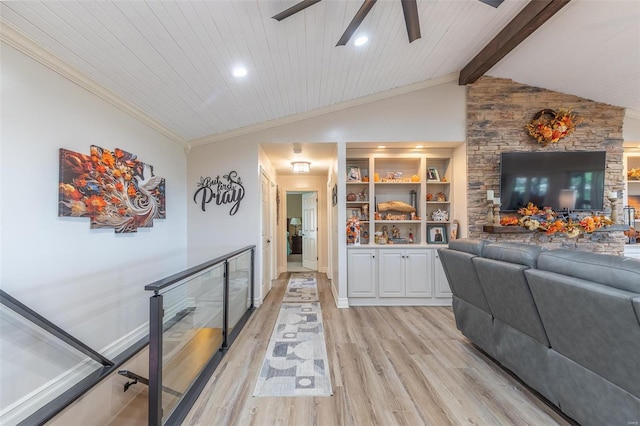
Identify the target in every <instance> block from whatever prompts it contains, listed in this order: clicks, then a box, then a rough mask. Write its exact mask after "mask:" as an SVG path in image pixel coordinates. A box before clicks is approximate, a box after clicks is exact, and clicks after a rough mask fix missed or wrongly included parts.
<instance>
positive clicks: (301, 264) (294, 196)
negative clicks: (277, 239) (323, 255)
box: [286, 191, 318, 272]
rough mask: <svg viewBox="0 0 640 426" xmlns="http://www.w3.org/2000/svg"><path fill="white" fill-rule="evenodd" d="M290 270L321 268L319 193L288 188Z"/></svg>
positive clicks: (315, 269)
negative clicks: (319, 265) (319, 262)
mask: <svg viewBox="0 0 640 426" xmlns="http://www.w3.org/2000/svg"><path fill="white" fill-rule="evenodd" d="M286 212H287V215H286V219H287V221H286V222H287V226H286V241H287V272H303V271H317V270H318V238H317V235H318V193H317V192H316V191H287V204H286Z"/></svg>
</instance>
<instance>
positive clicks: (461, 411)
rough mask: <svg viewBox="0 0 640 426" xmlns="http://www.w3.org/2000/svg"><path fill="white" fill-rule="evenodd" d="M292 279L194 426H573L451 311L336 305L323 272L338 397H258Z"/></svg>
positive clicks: (213, 383) (231, 356) (257, 319)
mask: <svg viewBox="0 0 640 426" xmlns="http://www.w3.org/2000/svg"><path fill="white" fill-rule="evenodd" d="M287 281H288V274H282V276H281V277H280V278H279V279H278V280H275V281H274V282H273V288H272V290H271V292H270V294H269V295H268V296H267V298H266V299H265V301H264V303H263V305H262V306H261V307H260V308H259V309H257V310H256V312H255V313H254V314H253V315H252V317H251V318H250V319H249V321H248V322H247V324H246V326H245V328H244V329H243V330H242V331H241V333H240V335H239V337H238V339H237V340H236V341H235V342H234V344H233V345H232V347H231V349H230V350H229V352H228V353H227V355H226V356H225V357H224V358H223V360H222V362H221V364H220V366H219V367H218V369H217V370H216V372H215V373H214V375H213V376H212V378H211V379H210V381H209V383H208V384H207V386H206V388H205V390H204V391H203V393H202V394H201V395H200V397H199V398H198V401H197V402H196V404H195V406H194V407H193V409H192V410H191V412H190V413H189V415H188V416H187V418H186V419H185V422H184V423H183V424H185V425H203V426H204V425H207V426H209V425H242V426H244V425H255V426H263V425H265V426H266V425H283V426H305V425H320V426H325V425H327V426H333V425H349V426H360V425H383V426H392V425H411V426H414V425H416V426H418V425H438V426H440V425H447V424H470V425H474V424H475V425H497V424H522V425H524V424H528V425H545V426H547V425H563V426H564V425H568V424H569V423H567V422H566V421H565V420H564V419H563V418H562V416H560V415H558V414H557V413H556V412H555V411H554V410H552V409H551V408H549V407H548V406H547V405H546V404H545V403H544V402H543V401H541V400H540V399H539V398H538V397H537V396H536V395H535V394H534V393H533V392H531V391H530V390H529V389H528V388H526V387H525V386H523V385H522V384H521V383H519V382H518V381H517V380H516V379H514V378H513V377H512V376H511V375H510V374H508V373H507V372H505V371H504V370H502V369H501V368H499V367H498V366H496V365H495V364H494V363H493V362H492V361H491V360H490V359H489V358H488V357H487V356H486V355H485V354H483V353H482V352H480V351H479V350H478V349H477V348H475V347H474V346H473V345H472V344H471V343H469V341H468V340H466V339H465V338H464V336H462V335H461V334H460V332H459V331H458V330H457V329H456V327H455V322H454V318H453V313H452V311H451V308H446V307H397V308H396V307H357V308H349V309H337V308H336V307H335V304H334V302H333V299H332V295H331V291H330V288H329V281H328V280H327V278H326V276H325V275H324V274H318V290H319V296H320V302H321V306H322V313H323V323H324V329H325V338H326V343H327V355H328V362H329V369H330V374H331V381H332V386H333V392H334V394H333V396H330V397H289V398H262V397H254V396H253V390H254V388H255V385H256V381H257V377H258V372H259V370H260V367H261V365H262V360H263V357H264V354H265V351H266V348H267V345H268V342H269V338H270V337H271V333H272V331H273V327H274V324H275V321H276V318H277V315H278V311H279V308H280V303H281V301H282V296H283V294H284V290H285V288H286V284H287Z"/></svg>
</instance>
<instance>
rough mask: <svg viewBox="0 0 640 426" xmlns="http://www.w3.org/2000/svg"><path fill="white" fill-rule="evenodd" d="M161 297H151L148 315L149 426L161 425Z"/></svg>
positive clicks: (162, 313)
mask: <svg viewBox="0 0 640 426" xmlns="http://www.w3.org/2000/svg"><path fill="white" fill-rule="evenodd" d="M163 316H164V309H163V296H162V295H161V294H158V293H157V292H156V293H155V294H154V295H153V296H151V300H150V314H149V426H160V425H162V335H163V333H162V331H163V327H162V317H163Z"/></svg>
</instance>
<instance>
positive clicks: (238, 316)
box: [0, 246, 255, 425]
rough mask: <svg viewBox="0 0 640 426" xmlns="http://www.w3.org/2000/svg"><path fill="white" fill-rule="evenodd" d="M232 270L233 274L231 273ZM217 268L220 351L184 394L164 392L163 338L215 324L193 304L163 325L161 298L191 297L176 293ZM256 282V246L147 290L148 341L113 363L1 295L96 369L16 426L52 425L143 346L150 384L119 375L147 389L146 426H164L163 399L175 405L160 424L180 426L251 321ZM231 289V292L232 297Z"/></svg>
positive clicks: (131, 375) (132, 375) (0, 295)
mask: <svg viewBox="0 0 640 426" xmlns="http://www.w3.org/2000/svg"><path fill="white" fill-rule="evenodd" d="M239 260H242V262H243V266H239V265H238V263H239ZM232 265H233V268H232V267H231V266H232ZM220 268H222V272H221V274H220V277H219V278H221V279H220V280H219V279H217V278H218V277H215V278H216V279H214V280H209V281H210V282H214V283H216V284H217V283H218V282H219V284H221V291H220V293H221V296H222V297H221V300H220V301H219V302H220V303H221V317H220V318H221V320H219V321H220V322H221V336H222V337H221V339H220V344H219V348H218V349H217V350H216V351H215V353H212V354H211V357H209V359H208V360H207V361H206V363H205V364H204V365H203V366H202V368H200V369H199V371H198V372H197V374H196V375H195V376H194V377H193V380H191V381H190V382H189V383H188V384H186V385H185V384H182V387H183V388H184V391H182V390H177V389H174V388H173V387H171V386H163V368H162V367H163V355H164V356H166V355H167V354H166V353H163V345H162V343H163V337H164V336H163V334H164V333H170V332H171V331H172V330H174V328H180V327H181V326H182V327H183V326H184V324H185V323H186V322H188V321H190V320H192V319H193V318H195V320H193V321H194V324H195V323H202V324H203V328H204V329H213V328H212V327H211V324H208V323H207V321H209V322H210V323H211V322H212V321H214V322H215V321H218V319H217V318H216V317H215V316H214V318H206V314H207V312H209V313H211V310H209V311H207V309H205V308H204V305H202V304H201V306H198V302H197V301H196V302H195V303H194V306H187V307H184V306H182V309H179V310H174V312H173V315H170V316H167V320H164V318H165V315H164V314H165V308H167V306H166V304H165V303H163V302H164V300H163V299H164V295H171V293H177V294H178V296H185V295H187V296H188V295H189V294H188V293H187V292H184V291H183V292H182V294H180V289H184V288H185V287H188V286H189V283H190V282H193V279H194V278H198V277H200V278H201V277H203V275H205V274H211V271H217V270H219V269H220ZM254 281H255V246H247V247H244V248H242V249H239V250H235V251H232V252H229V253H227V254H225V255H223V256H220V257H217V258H215V259H213V260H210V261H208V262H204V263H202V264H200V265H197V266H194V267H192V268H189V269H186V270H185V271H183V272H180V273H177V274H174V275H171V276H170V277H167V278H164V279H162V280H159V281H156V282H154V283H152V284H149V285H147V286H145V290H150V291H153V292H154V295H153V296H152V297H151V298H150V302H151V304H150V312H151V315H150V326H149V335H148V336H147V337H144V338H142V339H140V340H138V341H137V342H135V343H134V344H133V345H131V346H130V347H129V348H127V349H126V350H124V351H122V352H121V353H120V354H118V355H117V356H115V357H113V359H109V358H107V357H105V356H104V355H103V354H101V353H100V352H98V351H96V350H94V349H93V348H91V347H90V346H88V345H87V344H85V343H84V342H82V341H81V340H80V339H78V338H76V337H74V336H72V335H71V334H69V333H68V332H66V331H65V330H63V329H62V328H61V327H59V326H58V325H56V324H54V323H53V322H51V321H49V320H48V319H47V318H45V317H43V316H42V315H40V314H38V313H37V312H35V311H33V310H32V309H31V308H29V307H28V306H26V305H25V304H23V303H22V302H20V301H19V300H17V299H15V298H14V297H12V296H11V295H9V294H8V293H6V292H5V291H3V290H0V304H1V305H3V306H6V307H7V308H9V309H10V310H11V311H13V312H15V313H17V314H19V315H20V316H21V317H23V318H24V319H26V320H27V321H28V322H30V323H33V324H35V325H37V326H38V327H40V328H41V329H42V330H44V331H45V332H46V333H45V335H47V336H49V335H50V336H53V337H55V338H56V339H59V340H60V341H62V342H64V343H65V344H67V345H68V346H69V347H71V348H73V349H75V350H76V351H78V352H79V353H81V354H83V355H84V356H86V357H88V358H89V359H91V360H93V361H95V362H97V363H98V364H95V365H96V366H97V368H95V370H94V371H92V372H90V373H87V374H86V375H85V376H83V377H82V378H81V379H79V380H78V381H77V382H76V383H74V384H73V385H72V386H71V387H70V388H68V389H67V390H65V391H63V392H62V393H60V394H59V395H58V396H56V397H55V398H53V399H51V400H50V401H49V402H47V403H45V404H44V405H43V406H41V407H39V408H37V409H36V410H35V411H34V412H33V413H32V414H30V415H28V416H27V417H26V418H24V419H23V420H20V421H19V423H18V424H19V425H42V424H45V423H46V422H48V421H50V420H52V419H53V418H54V417H55V416H56V415H57V414H59V413H60V412H62V411H63V410H64V409H65V408H67V407H68V406H70V405H71V404H72V403H73V402H75V401H76V400H78V399H79V398H80V397H81V396H83V395H84V394H85V393H87V392H88V391H89V390H91V389H92V388H93V387H94V386H95V385H97V384H98V383H100V382H101V381H102V380H103V379H105V378H106V377H108V376H110V375H111V374H113V373H115V372H118V369H119V368H120V367H122V366H123V365H124V364H125V363H126V362H127V361H128V360H130V359H131V358H132V357H133V356H134V355H136V354H137V353H138V352H140V351H141V350H142V349H143V348H144V347H146V346H147V344H148V345H149V380H148V381H147V379H145V378H144V377H142V376H139V375H137V374H135V373H132V372H129V371H127V370H121V371H120V374H122V375H124V376H126V377H129V378H131V379H134V382H138V383H143V384H147V383H148V385H149V424H150V425H160V424H162V423H163V407H162V395H163V393H164V394H166V395H169V396H170V398H173V399H174V400H175V403H172V404H170V408H171V409H170V410H167V412H170V415H169V416H168V417H167V418H166V419H164V423H165V424H178V423H180V421H181V419H183V418H184V417H185V416H186V415H187V413H188V411H189V409H190V407H191V406H193V403H194V402H195V400H196V398H197V397H198V395H199V394H200V392H201V390H202V388H203V387H204V385H205V384H206V382H207V380H208V379H209V377H210V376H211V375H212V374H213V371H214V369H215V367H216V366H217V365H218V364H219V362H220V360H221V359H222V357H223V356H224V353H225V352H226V350H227V348H228V347H229V345H230V344H231V343H232V342H233V340H234V339H235V338H236V337H237V335H238V333H239V331H240V330H241V329H242V326H244V324H245V323H246V321H247V320H248V319H249V317H250V315H251V312H252V311H253V310H254V305H253V300H254ZM199 284H200V285H199V288H200V289H201V290H205V291H207V290H210V289H209V288H207V284H208V282H207V281H206V280H202V279H200V283H199ZM232 284H233V285H232ZM232 286H233V287H234V288H235V293H234V288H232ZM238 289H240V293H241V294H240V296H241V297H240V299H241V298H242V296H243V295H244V293H242V292H243V291H244V292H246V301H245V303H244V305H242V306H241V307H243V309H242V310H241V309H240V308H238V306H240V305H238V303H237V302H236V304H235V305H236V306H235V309H234V307H233V306H232V305H231V304H230V295H231V296H233V295H234V294H237V293H238ZM204 294H206V293H204ZM173 296H174V297H172V299H173V302H175V301H176V300H181V298H180V297H175V295H173ZM182 299H184V297H182ZM214 299H215V298H214ZM214 299H212V300H209V299H206V300H205V303H210V304H214V305H215V303H217V302H218V301H217V300H214ZM236 299H238V297H236ZM174 305H175V303H174ZM178 305H179V304H178ZM203 314H204V317H203ZM231 315H233V320H231ZM230 322H231V323H230ZM180 332H181V331H178V333H180ZM196 343H198V342H196ZM194 348H198V346H197V345H191V346H189V344H187V345H185V346H184V347H183V348H182V351H181V354H182V355H184V354H185V353H187V355H188V354H189V350H193V349H194ZM165 361H166V360H165ZM145 382H147V383H145ZM132 384H134V383H133V382H130V383H129V386H131V385H132ZM125 386H126V385H125ZM125 390H126V389H125Z"/></svg>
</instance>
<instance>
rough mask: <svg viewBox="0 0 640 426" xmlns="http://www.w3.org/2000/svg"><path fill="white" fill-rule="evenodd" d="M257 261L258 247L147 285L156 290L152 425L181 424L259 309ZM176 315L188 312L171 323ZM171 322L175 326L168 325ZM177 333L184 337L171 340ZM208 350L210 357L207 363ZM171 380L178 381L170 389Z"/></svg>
mask: <svg viewBox="0 0 640 426" xmlns="http://www.w3.org/2000/svg"><path fill="white" fill-rule="evenodd" d="M254 263H255V246H253V245H252V246H246V247H243V248H241V249H239V250H235V251H232V252H229V253H227V254H225V255H223V256H220V257H217V258H215V259H213V260H211V261H208V262H205V263H202V264H200V265H197V266H194V267H192V268H189V269H187V270H185V271H184V272H181V273H178V274H175V275H172V276H170V277H167V278H165V279H163V280H160V281H157V282H155V283H152V284H149V285H147V286H145V290H149V291H153V296H151V297H150V308H149V425H154V426H159V425H162V424H179V423H180V422H181V421H182V420H183V419H184V418H185V417H186V415H187V414H188V412H189V410H190V409H191V407H192V406H193V404H194V403H195V401H196V399H197V397H198V395H199V394H200V392H201V391H202V389H203V387H204V386H205V384H206V383H207V381H208V379H209V378H210V377H211V375H212V374H213V371H214V370H215V368H216V366H217V365H218V364H219V363H220V361H221V360H222V357H223V356H224V354H225V352H226V350H227V349H228V347H229V345H230V344H231V343H232V342H233V340H234V339H235V338H236V336H237V335H238V333H239V331H240V330H241V329H242V327H243V326H244V324H245V323H246V321H247V320H248V318H249V317H250V315H251V312H252V311H253V310H254V305H253V300H254V284H255V282H254V280H255V266H254ZM170 311H176V312H183V313H184V312H187V314H186V315H183V316H182V317H181V319H180V320H179V321H177V322H176V320H175V318H176V317H175V316H171V315H168V317H169V318H171V319H167V320H165V317H167V315H166V313H167V312H170ZM170 321H173V322H172V324H171V327H167V324H168V322H170ZM171 333H174V334H175V335H177V336H179V338H175V339H173V340H169V339H170V338H171ZM218 336H219V337H218ZM165 337H167V339H165ZM167 342H168V343H169V344H167ZM176 347H177V348H178V349H176ZM168 348H171V349H168ZM203 348H204V349H203ZM172 351H173V353H172ZM203 351H205V355H206V356H208V358H207V359H206V360H205V361H204V362H201V360H202V358H203V355H202V352H203ZM196 352H197V353H198V356H197V357H194V358H198V359H197V360H196V361H190V355H191V354H192V353H196ZM178 362H182V365H179V364H178ZM172 373H173V374H172ZM185 377H186V378H188V380H185ZM165 381H171V382H172V383H171V384H170V385H166V386H165ZM167 388H169V389H172V391H173V393H172V394H171V395H167V392H166V391H165V390H166V389H167ZM176 393H178V394H180V396H179V397H176Z"/></svg>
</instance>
